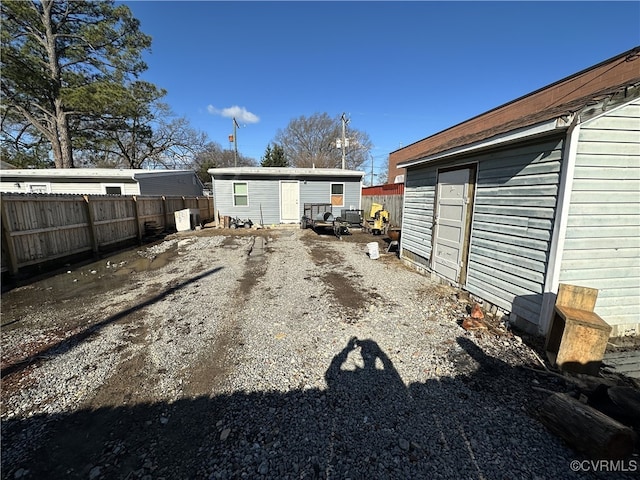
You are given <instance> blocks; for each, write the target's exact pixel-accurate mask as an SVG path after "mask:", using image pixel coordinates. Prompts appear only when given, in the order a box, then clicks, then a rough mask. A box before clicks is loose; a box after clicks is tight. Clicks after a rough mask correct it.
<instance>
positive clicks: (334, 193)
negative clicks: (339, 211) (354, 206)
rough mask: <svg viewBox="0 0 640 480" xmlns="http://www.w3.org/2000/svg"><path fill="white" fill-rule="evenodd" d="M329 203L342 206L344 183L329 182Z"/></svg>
mask: <svg viewBox="0 0 640 480" xmlns="http://www.w3.org/2000/svg"><path fill="white" fill-rule="evenodd" d="M331 205H332V206H334V207H342V206H344V183H332V184H331Z"/></svg>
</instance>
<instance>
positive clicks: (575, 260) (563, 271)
mask: <svg viewBox="0 0 640 480" xmlns="http://www.w3.org/2000/svg"><path fill="white" fill-rule="evenodd" d="M639 119H640V100H635V101H634V102H632V103H630V104H628V105H626V106H623V107H621V108H618V109H615V110H613V111H611V112H609V113H607V114H605V115H603V116H600V117H598V118H595V119H593V120H589V121H587V122H585V123H584V124H582V125H581V128H580V135H579V141H578V150H577V155H576V168H575V174H574V180H573V190H572V192H571V203H570V206H569V217H568V227H567V233H566V241H565V245H564V250H563V255H562V261H561V267H560V282H562V283H571V284H575V285H580V286H585V287H591V288H597V289H598V290H599V293H598V300H597V302H596V306H595V311H596V312H597V313H598V314H599V315H600V316H601V317H602V318H603V319H604V320H605V321H606V322H607V323H608V324H610V325H612V326H613V327H614V331H613V332H612V333H613V335H622V334H624V333H627V332H630V333H640V328H639V327H638V324H639V321H638V318H639V317H638V311H640V121H639Z"/></svg>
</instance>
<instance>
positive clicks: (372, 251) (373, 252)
mask: <svg viewBox="0 0 640 480" xmlns="http://www.w3.org/2000/svg"><path fill="white" fill-rule="evenodd" d="M367 249H368V250H369V258H371V259H372V260H376V259H377V258H378V257H380V254H379V252H378V242H371V243H367Z"/></svg>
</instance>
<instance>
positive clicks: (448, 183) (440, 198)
mask: <svg viewBox="0 0 640 480" xmlns="http://www.w3.org/2000/svg"><path fill="white" fill-rule="evenodd" d="M470 176H471V169H470V168H462V169H458V170H450V171H445V172H440V173H439V174H438V190H437V204H436V218H435V230H434V245H433V257H432V264H431V268H432V269H433V270H434V271H435V272H437V273H439V274H440V275H442V276H443V277H444V278H446V279H448V280H451V281H452V282H454V283H461V282H462V281H463V279H462V278H461V275H460V273H461V270H462V269H463V267H464V261H465V260H466V258H467V255H466V252H465V248H466V241H465V240H466V238H467V232H468V229H469V226H468V225H467V210H468V207H469V197H468V195H469V191H470V190H469V179H470Z"/></svg>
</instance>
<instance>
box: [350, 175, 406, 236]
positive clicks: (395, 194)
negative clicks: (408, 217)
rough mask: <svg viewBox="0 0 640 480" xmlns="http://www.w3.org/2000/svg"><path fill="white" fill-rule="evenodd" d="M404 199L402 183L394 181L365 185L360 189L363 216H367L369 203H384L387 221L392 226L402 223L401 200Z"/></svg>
mask: <svg viewBox="0 0 640 480" xmlns="http://www.w3.org/2000/svg"><path fill="white" fill-rule="evenodd" d="M403 199H404V184H402V183H394V184H389V185H378V186H374V187H365V188H363V189H362V207H361V208H362V210H363V211H364V216H365V217H368V216H369V212H370V211H371V205H372V204H374V203H378V204H380V205H384V208H385V210H387V211H388V212H389V223H390V224H391V225H392V226H396V227H400V226H401V225H402V201H403Z"/></svg>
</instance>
